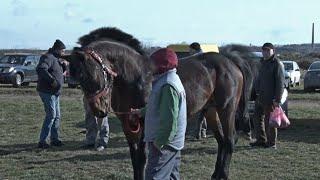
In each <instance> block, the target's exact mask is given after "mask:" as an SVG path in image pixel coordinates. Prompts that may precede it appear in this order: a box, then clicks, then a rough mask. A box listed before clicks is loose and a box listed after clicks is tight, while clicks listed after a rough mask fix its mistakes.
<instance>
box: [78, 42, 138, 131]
mask: <svg viewBox="0 0 320 180" xmlns="http://www.w3.org/2000/svg"><path fill="white" fill-rule="evenodd" d="M84 52H85V53H86V54H88V55H90V56H91V57H92V59H93V60H94V61H96V62H97V63H98V64H99V65H100V67H101V69H102V73H103V79H104V87H103V88H102V89H100V90H99V91H98V92H97V93H94V94H91V95H88V96H86V98H87V100H88V101H89V102H91V103H92V102H95V101H96V100H97V99H99V98H100V97H102V96H107V95H110V93H109V91H110V89H111V88H112V81H113V79H114V78H115V77H117V76H118V74H117V73H116V72H114V71H113V70H112V68H111V67H110V66H108V65H105V64H103V61H102V58H101V56H100V55H98V54H97V53H96V52H95V51H94V50H93V49H89V48H86V49H85V50H84ZM108 75H110V76H111V83H108V85H107V81H108ZM109 113H114V114H116V115H123V116H126V117H127V120H125V121H124V129H125V131H126V133H129V134H131V135H133V134H138V133H139V132H140V130H141V124H140V123H141V122H140V120H139V118H138V117H137V115H135V114H132V112H116V111H109ZM131 120H134V121H138V123H137V127H136V129H132V128H131V127H130V125H129V121H131Z"/></svg>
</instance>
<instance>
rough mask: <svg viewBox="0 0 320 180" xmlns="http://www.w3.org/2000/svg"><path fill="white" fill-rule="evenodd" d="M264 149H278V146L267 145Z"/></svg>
mask: <svg viewBox="0 0 320 180" xmlns="http://www.w3.org/2000/svg"><path fill="white" fill-rule="evenodd" d="M264 147H265V148H272V149H277V145H276V144H266V145H265V146H264Z"/></svg>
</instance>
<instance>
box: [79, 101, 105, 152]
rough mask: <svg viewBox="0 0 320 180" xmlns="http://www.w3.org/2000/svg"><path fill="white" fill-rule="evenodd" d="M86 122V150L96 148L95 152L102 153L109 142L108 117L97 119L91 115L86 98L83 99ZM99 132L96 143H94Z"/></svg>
mask: <svg viewBox="0 0 320 180" xmlns="http://www.w3.org/2000/svg"><path fill="white" fill-rule="evenodd" d="M83 104H84V110H85V122H86V129H87V132H86V142H85V147H86V148H95V147H96V148H97V149H96V150H97V151H103V150H104V149H105V148H106V147H107V144H108V141H109V123H108V117H104V118H97V117H95V116H94V115H93V113H92V111H91V109H90V107H89V104H88V102H87V100H86V98H83ZM98 132H99V138H98V142H97V143H96V140H97V136H98Z"/></svg>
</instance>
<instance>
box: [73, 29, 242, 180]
mask: <svg viewBox="0 0 320 180" xmlns="http://www.w3.org/2000/svg"><path fill="white" fill-rule="evenodd" d="M80 44H81V45H82V48H81V49H74V51H73V53H72V55H71V56H70V57H69V58H68V59H69V61H70V71H71V72H70V73H71V75H72V76H73V77H75V78H76V79H78V80H79V82H80V84H81V87H82V89H83V91H84V93H85V96H86V97H87V98H88V100H89V101H90V102H91V103H90V107H91V109H92V111H93V112H94V114H95V115H96V116H106V115H107V114H108V113H109V112H111V110H110V109H111V107H112V109H113V111H114V112H115V114H117V116H118V117H119V119H120V120H121V122H122V126H123V131H124V133H125V135H126V138H127V141H128V144H129V147H130V154H131V160H132V165H133V169H134V179H144V168H145V163H146V156H145V148H144V146H145V144H144V142H143V119H137V118H136V117H135V116H134V115H132V114H130V109H131V108H134V109H137V108H141V107H144V106H145V105H146V102H147V98H148V93H149V92H150V90H151V82H152V75H151V63H150V60H149V59H148V58H147V56H145V55H144V54H143V50H142V48H141V44H140V43H139V41H137V40H136V39H135V38H133V37H132V36H131V35H128V34H126V33H124V32H122V31H120V30H118V29H115V28H101V29H98V30H95V31H93V32H91V33H90V34H88V35H86V36H83V37H82V38H80ZM241 69H242V68H241V67H239V65H237V63H235V62H233V61H232V60H230V59H228V58H227V57H226V56H223V55H221V54H217V53H205V54H200V55H196V56H192V57H190V58H187V59H184V60H181V61H180V62H179V66H178V74H179V76H180V78H181V80H182V83H183V85H184V87H185V90H186V94H187V107H188V115H192V114H194V113H196V112H198V111H200V110H204V111H205V116H206V118H207V122H208V125H209V128H211V129H212V130H213V131H214V134H215V138H216V140H217V142H218V156H217V161H216V166H215V171H214V173H213V175H212V179H228V174H229V172H228V171H229V164H230V160H231V156H232V153H233V149H234V137H235V114H236V111H237V109H238V104H239V102H240V101H244V99H245V98H242V97H244V96H245V91H244V90H245V89H247V86H246V81H245V80H246V79H245V78H244V76H243V72H242V71H241ZM240 103H242V102H240Z"/></svg>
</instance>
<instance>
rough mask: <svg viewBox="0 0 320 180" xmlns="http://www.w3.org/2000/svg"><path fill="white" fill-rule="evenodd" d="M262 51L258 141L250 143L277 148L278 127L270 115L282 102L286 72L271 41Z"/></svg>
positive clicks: (258, 85) (257, 83) (256, 108)
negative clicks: (276, 55) (270, 121)
mask: <svg viewBox="0 0 320 180" xmlns="http://www.w3.org/2000/svg"><path fill="white" fill-rule="evenodd" d="M262 53H263V60H262V61H261V64H262V66H261V69H260V72H259V76H258V79H257V82H256V87H255V88H256V92H257V95H258V96H257V100H256V107H255V116H254V117H255V119H254V121H255V128H256V133H257V137H256V138H257V141H256V142H254V143H251V144H250V145H251V146H256V147H259V146H262V147H272V148H275V149H276V139H277V129H276V128H274V127H270V126H269V116H270V113H271V112H272V111H273V110H274V108H276V107H279V104H280V102H281V97H282V94H283V91H284V73H283V68H282V66H281V62H280V61H279V60H278V59H277V58H276V57H275V48H274V46H273V45H272V44H271V43H265V44H264V45H263V46H262ZM263 116H264V118H263Z"/></svg>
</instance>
